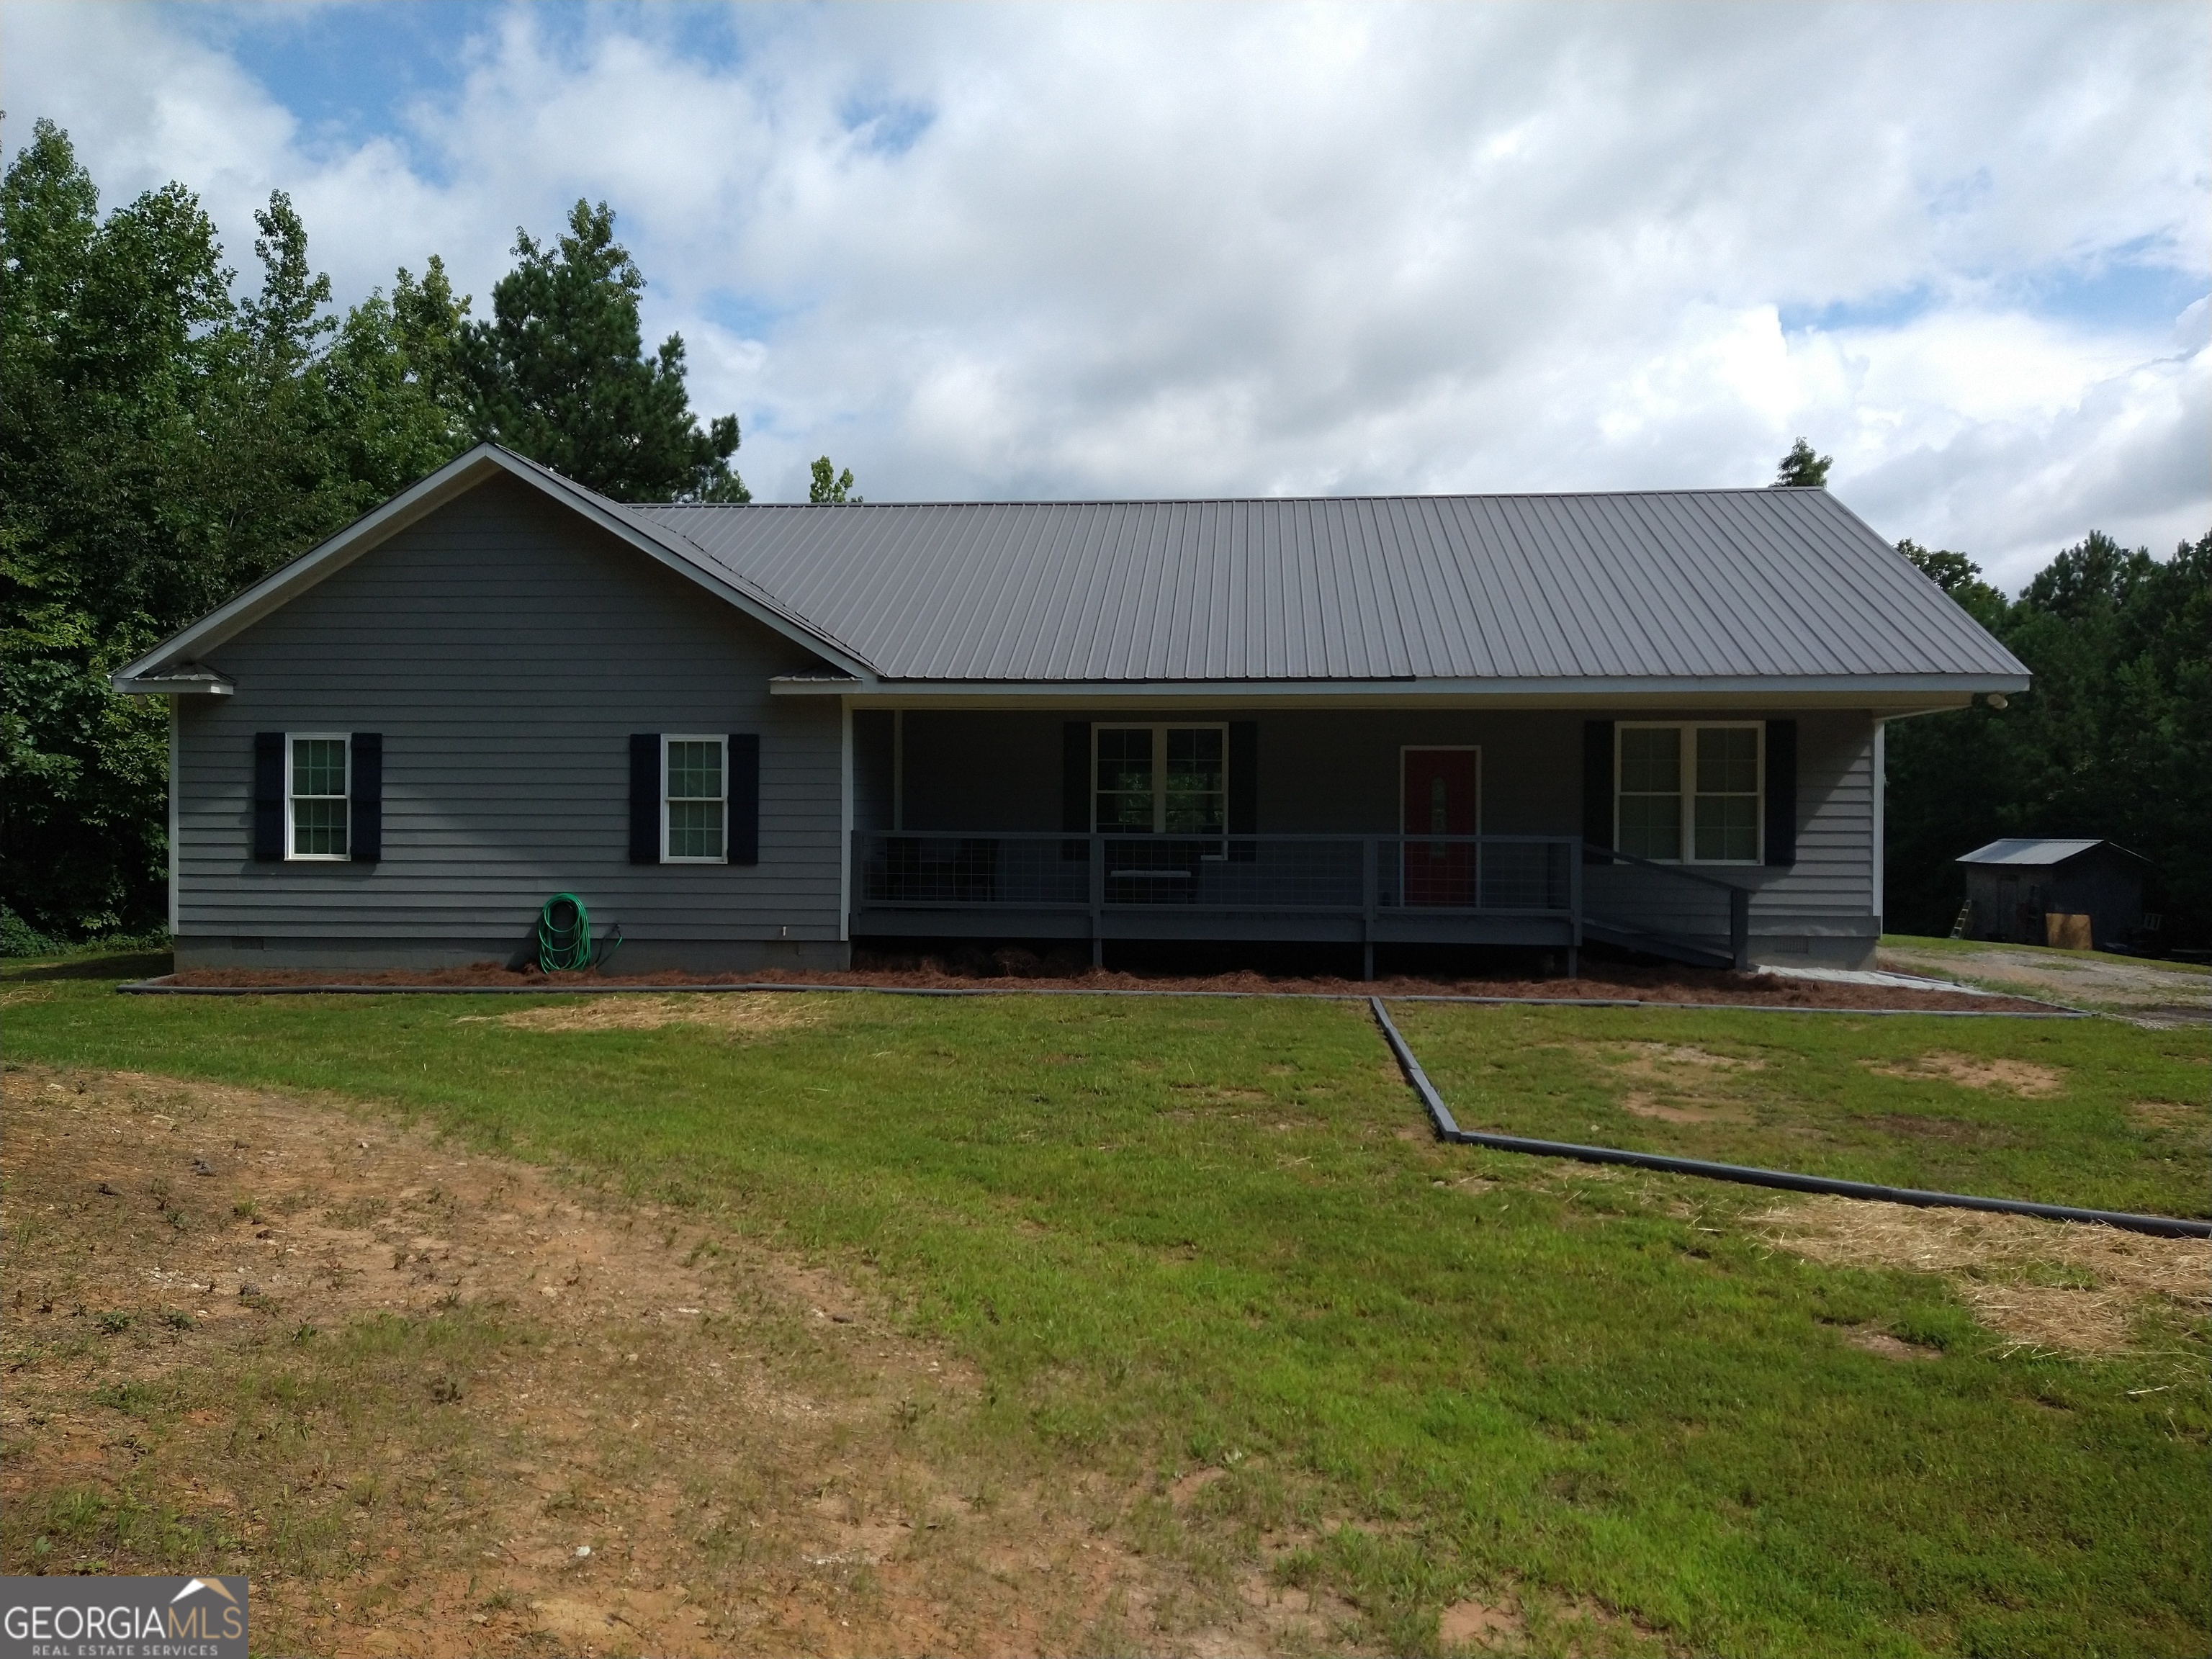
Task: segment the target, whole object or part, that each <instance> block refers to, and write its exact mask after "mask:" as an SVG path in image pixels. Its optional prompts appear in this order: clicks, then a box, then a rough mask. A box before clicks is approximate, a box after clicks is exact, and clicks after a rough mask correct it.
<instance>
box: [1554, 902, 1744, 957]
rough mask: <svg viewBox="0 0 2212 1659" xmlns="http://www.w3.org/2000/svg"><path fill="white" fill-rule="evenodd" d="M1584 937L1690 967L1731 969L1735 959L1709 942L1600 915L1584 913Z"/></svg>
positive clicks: (1601, 943)
mask: <svg viewBox="0 0 2212 1659" xmlns="http://www.w3.org/2000/svg"><path fill="white" fill-rule="evenodd" d="M1583 939H1588V940H1592V941H1594V942H1595V943H1597V944H1600V945H1616V946H1618V947H1619V948H1620V949H1621V950H1624V951H1642V952H1643V953H1644V955H1645V956H1647V957H1665V958H1666V959H1667V960H1668V962H1679V963H1685V964H1686V965H1687V966H1689V967H1692V968H1733V967H1735V957H1731V956H1730V955H1729V953H1728V952H1727V951H1717V950H1715V949H1714V948H1713V947H1712V946H1711V945H1700V944H1699V943H1698V942H1697V941H1696V940H1694V939H1678V938H1676V937H1674V935H1672V934H1670V933H1651V932H1649V931H1648V930H1646V929H1644V928H1642V927H1630V926H1629V925H1628V924H1627V923H1626V922H1625V921H1607V920H1606V919H1605V918H1604V917H1602V916H1593V915H1589V914H1587V913H1585V914H1584V915H1583Z"/></svg>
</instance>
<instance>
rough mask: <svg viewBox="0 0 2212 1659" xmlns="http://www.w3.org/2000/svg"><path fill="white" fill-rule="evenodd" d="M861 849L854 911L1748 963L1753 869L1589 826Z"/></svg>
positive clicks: (914, 841) (1021, 838) (922, 842)
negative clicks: (1531, 938)
mask: <svg viewBox="0 0 2212 1659" xmlns="http://www.w3.org/2000/svg"><path fill="white" fill-rule="evenodd" d="M852 853H853V874H854V885H853V892H854V908H855V909H859V910H877V911H881V910H905V911H910V912H927V911H945V912H957V911H976V910H981V911H985V912H991V911H997V912H1000V913H1002V914H1007V913H1012V912H1017V911H1019V912H1025V913H1029V914H1030V915H1038V914H1044V913H1060V914H1064V915H1088V916H1090V917H1091V920H1092V926H1091V929H1090V932H1091V934H1092V937H1093V939H1096V938H1097V936H1098V932H1099V924H1100V923H1101V922H1102V921H1103V918H1105V917H1106V916H1107V915H1109V914H1110V915H1124V916H1126V915H1159V916H1166V915H1171V914H1172V913H1175V912H1177V911H1182V912H1184V913H1186V914H1188V915H1191V917H1192V918H1193V921H1196V919H1197V918H1198V917H1199V916H1200V915H1205V914H1207V913H1212V914H1214V915H1243V916H1261V915H1273V916H1279V917H1296V916H1310V917H1316V918H1319V917H1324V916H1326V917H1336V918H1358V919H1361V920H1362V921H1364V922H1366V923H1369V924H1372V923H1375V922H1377V921H1389V919H1392V918H1404V919H1405V925H1407V926H1411V927H1414V928H1416V929H1418V930H1421V931H1423V932H1425V931H1426V929H1425V924H1423V923H1421V922H1419V921H1415V920H1414V919H1415V918H1420V917H1428V918H1434V919H1437V920H1439V921H1441V920H1443V919H1445V918H1449V917H1454V916H1459V917H1467V918H1470V919H1475V918H1482V917H1492V918H1498V919H1501V921H1504V923H1506V924H1507V925H1509V926H1511V927H1522V926H1524V925H1525V924H1527V923H1529V922H1532V921H1552V922H1559V923H1564V924H1565V939H1566V940H1567V941H1569V942H1571V945H1577V946H1578V945H1581V944H1582V943H1583V939H1584V938H1585V936H1586V935H1587V936H1588V937H1590V938H1594V939H1603V940H1605V941H1606V942H1607V943H1609V944H1614V945H1625V946H1627V947H1629V948H1631V949H1634V950H1640V951H1649V952H1650V953H1652V954H1656V955H1659V956H1662V957H1673V958H1674V959H1675V960H1677V961H1681V962H1689V963H1701V964H1705V965H1710V966H1727V965H1729V964H1730V963H1733V964H1734V965H1735V966H1736V967H1738V968H1743V967H1747V966H1748V965H1749V963H1750V932H1751V927H1750V921H1751V891H1750V889H1749V888H1748V886H1747V885H1746V884H1744V883H1743V882H1742V881H1741V879H1737V880H1730V879H1729V878H1726V877H1723V876H1721V875H1717V874H1714V873H1711V872H1706V871H1703V870H1696V869H1686V868H1684V867H1683V866H1680V865H1677V864H1659V863H1655V862H1653V861H1652V860H1649V859H1644V858H1638V857H1637V856H1635V855H1633V854H1628V853H1620V852H1614V851H1612V850H1610V849H1607V848H1596V847H1589V848H1586V847H1585V846H1584V844H1583V841H1582V838H1581V837H1580V836H1328V835H1312V836H1113V835H1067V834H1055V833H1054V832H1052V831H1049V830H1028V831H1003V832H998V833H991V834H956V833H950V832H927V833H920V832H915V831H888V830H867V829H863V830H857V831H855V832H854V836H853V848H852ZM1011 919H1012V918H1011V915H1009V920H1010V921H1011ZM968 921H969V923H970V924H971V925H972V924H973V922H974V921H975V918H973V917H970V918H969V919H968ZM1332 925H1333V926H1340V925H1341V923H1334V924H1332ZM1391 925H1392V926H1393V927H1398V926H1399V925H1398V924H1396V923H1392V924H1391ZM1179 931H1180V930H1179ZM1401 931H1402V929H1401ZM1358 937H1362V938H1370V939H1371V938H1373V937H1375V934H1374V932H1373V929H1372V928H1371V927H1361V928H1360V929H1359V930H1358Z"/></svg>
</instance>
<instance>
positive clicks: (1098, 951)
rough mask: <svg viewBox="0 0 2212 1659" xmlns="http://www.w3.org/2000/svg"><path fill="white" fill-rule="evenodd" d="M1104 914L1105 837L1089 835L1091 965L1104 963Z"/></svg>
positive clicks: (1101, 965) (1097, 965) (1103, 964)
mask: <svg viewBox="0 0 2212 1659" xmlns="http://www.w3.org/2000/svg"><path fill="white" fill-rule="evenodd" d="M1105 914H1106V838H1105V836H1099V835H1094V836H1091V966H1092V967H1093V968H1103V967H1104V966H1105V965H1106V935H1105V933H1104V932H1103V930H1102V927H1101V925H1100V924H1101V923H1102V922H1103V920H1104V918H1105Z"/></svg>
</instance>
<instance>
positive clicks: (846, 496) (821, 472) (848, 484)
mask: <svg viewBox="0 0 2212 1659" xmlns="http://www.w3.org/2000/svg"><path fill="white" fill-rule="evenodd" d="M813 471H814V477H813V482H811V483H809V484H808V485H807V486H806V499H807V500H808V501H812V502H815V503H816V504H817V505H819V504H820V503H822V502H823V501H852V502H854V503H855V504H857V503H858V502H859V501H860V497H859V496H858V495H853V494H851V493H850V492H851V490H852V488H853V469H852V468H851V467H849V466H848V467H847V468H846V469H845V470H844V471H842V472H840V473H835V474H833V473H832V471H831V470H830V464H829V457H828V456H827V455H824V456H822V457H821V458H820V459H817V461H816V462H815V463H814V468H813Z"/></svg>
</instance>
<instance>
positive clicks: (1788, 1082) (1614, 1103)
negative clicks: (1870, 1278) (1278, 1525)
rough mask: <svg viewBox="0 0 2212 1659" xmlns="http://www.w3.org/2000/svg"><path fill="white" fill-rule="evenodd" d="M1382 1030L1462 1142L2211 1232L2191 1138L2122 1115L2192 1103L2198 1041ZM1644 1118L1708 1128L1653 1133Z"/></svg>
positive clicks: (2207, 1082)
mask: <svg viewBox="0 0 2212 1659" xmlns="http://www.w3.org/2000/svg"><path fill="white" fill-rule="evenodd" d="M1391 1018H1393V1019H1394V1020H1395V1022H1396V1023H1397V1024H1398V1027H1399V1029H1400V1030H1401V1031H1403V1032H1404V1033H1405V1036H1406V1038H1407V1042H1410V1043H1411V1044H1412V1045H1413V1051H1414V1053H1416V1054H1419V1056H1420V1060H1421V1065H1422V1067H1423V1069H1424V1070H1425V1071H1426V1072H1427V1073H1428V1074H1429V1078H1430V1080H1431V1082H1433V1083H1434V1084H1435V1085H1437V1091H1438V1092H1439V1093H1441V1094H1442V1095H1443V1097H1444V1100H1445V1103H1446V1104H1448V1105H1449V1107H1450V1108H1451V1110H1452V1115H1453V1116H1454V1117H1455V1118H1456V1119H1458V1121H1459V1123H1460V1127H1462V1128H1467V1129H1494V1130H1498V1131H1501V1132H1503V1133H1507V1134H1517V1135H1530V1136H1534V1137H1537V1138H1540V1139H1550V1140H1580V1141H1587V1142H1591V1143H1594V1144H1596V1145H1600V1146H1626V1147H1630V1148H1632V1149H1634V1150H1636V1151H1638V1152H1668V1153H1674V1154H1675V1155H1678V1156H1681V1157H1687V1158H1712V1159H1716V1160H1717V1161H1720V1162H1723V1163H1729V1164H1761V1165H1764V1166H1765V1167H1768V1168H1771V1169H1786V1170H1802V1171H1804V1172H1806V1173H1808V1174H1813V1175H1827V1176H1841V1177H1843V1178H1844V1179H1846V1180H1851V1181H1873V1182H1881V1183H1883V1184H1884V1185H1887V1186H1893V1187H1927V1188H1936V1189H1937V1190H1939V1191H1947V1192H1966V1193H1979V1194H1989V1195H1992V1196H1996V1197H2002V1198H2024V1199H2032V1200H2037V1201H2039V1202H2041V1203H2046V1204H2074V1205H2080V1206H2085V1207H2087V1208H2092V1209H2104V1210H2134V1211H2141V1212H2148V1213H2153V1214H2161V1215H2182V1216H2198V1217H2202V1216H2212V1188H2208V1183H2207V1182H2206V1179H2205V1177H2206V1173H2207V1170H2206V1158H2205V1153H2206V1150H2207V1149H2206V1147H2205V1146H2204V1144H2203V1133H2202V1131H2201V1130H2199V1129H2196V1128H2192V1127H2188V1126H2187V1125H2186V1124H2184V1123H2179V1122H2176V1121H2173V1117H2172V1115H2171V1114H2167V1113H2159V1112H2155V1111H2154V1112H2151V1113H2144V1112H2142V1111H2141V1110H2139V1108H2141V1107H2142V1106H2144V1105H2146V1104H2148V1105H2152V1106H2154V1107H2155V1106H2164V1105H2173V1106H2179V1105H2183V1104H2185V1103H2201V1102H2203V1099H2204V1097H2205V1096H2206V1093H2207V1092H2208V1091H2212V1064H2208V1061H2212V1043H2208V1042H2207V1041H2206V1038H2205V1034H2204V1033H2203V1032H2202V1031H2193V1030H2141V1029H2138V1028H2137V1027H2135V1026H2131V1025H2124V1024H2119V1023H2118V1022H2117V1021H2113V1020H2080V1021H2075V1020H2065V1021H2059V1020H2021V1021H2015V1020H2004V1019H1956V1020H1933V1019H1899V1018H1867V1019H1853V1018H1848V1017H1840V1016H1830V1017H1826V1018H1811V1017H1801V1018H1784V1017H1779V1016H1776V1015H1771V1014H1740V1013H1722V1012H1715V1013H1703V1012H1687V1011H1669V1012H1668V1013H1667V1014H1666V1016H1665V1017H1664V1018H1662V1019H1654V1018H1650V1016H1648V1015H1644V1014H1643V1013H1641V1012H1631V1011H1627V1010H1618V1009H1601V1008H1593V1009H1587V1010H1583V1009H1576V1010H1557V1011H1555V1010H1550V1009H1543V1010H1538V1009H1519V1008H1513V1009H1496V1010H1492V1009H1484V1010H1480V1011H1477V1010H1473V1009H1468V1008H1462V1007H1453V1006H1449V1005H1444V1004H1437V1003H1413V1002H1399V1003H1394V1004H1393V1005H1392V1007H1391ZM1669 1049H1672V1050H1674V1051H1675V1052H1674V1054H1669V1053H1668V1050H1669ZM1931 1055H1936V1056H1940V1057H1942V1060H1938V1061H1937V1062H1936V1063H1934V1064H1931V1063H1930V1062H1929V1056H1931ZM1954 1057H1955V1060H1964V1061H1965V1062H1966V1066H1964V1067H1963V1068H1960V1069H1964V1070H1965V1071H1966V1072H1967V1073H1968V1075H1969V1076H1972V1075H1973V1074H1974V1067H1975V1066H1985V1067H1991V1068H1999V1067H2003V1066H2007V1065H2013V1066H2027V1067H2033V1068H2036V1071H2035V1072H2034V1073H2025V1074H2019V1075H2018V1080H2020V1081H2025V1082H2027V1084H2028V1085H2029V1087H2030V1088H2031V1089H2033V1088H2039V1087H2053V1086H2055V1090H2056V1092H2053V1093H2051V1094H2049V1095H2047V1096H2042V1097H2038V1096H2037V1095H2036V1094H2034V1093H2032V1092H2030V1093H2023V1092H2022V1091H2021V1090H2020V1089H2019V1088H2018V1087H2017V1086H2008V1084H2007V1082H2006V1081H2005V1079H2003V1078H2002V1076H1996V1077H1992V1078H1990V1083H1989V1085H1988V1086H1975V1085H1972V1084H1971V1083H1968V1082H1964V1081H1960V1080H1957V1079H1954V1078H1953V1077H1951V1076H1947V1075H1945V1074H1944V1071H1943V1069H1942V1067H1943V1065H1944V1063H1946V1062H1948V1061H1952V1060H1954ZM1715 1062H1719V1063H1715ZM1900 1073H1902V1075H1900ZM1983 1075H1984V1076H1987V1075H1988V1073H1983ZM1636 1106H1641V1107H1642V1108H1644V1112H1643V1113H1642V1114H1639V1113H1638V1112H1637V1111H1636V1110H1634V1109H1632V1108H1634V1107H1636ZM1653 1109H1658V1110H1662V1111H1672V1112H1675V1113H1678V1114H1682V1115H1706V1114H1710V1115H1711V1118H1710V1121H1691V1122H1681V1121H1666V1120H1664V1119H1660V1118H1656V1117H1654V1116H1651V1115H1649V1114H1650V1112H1651V1111H1652V1110H1653Z"/></svg>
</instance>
